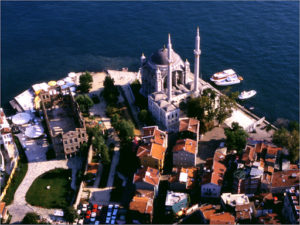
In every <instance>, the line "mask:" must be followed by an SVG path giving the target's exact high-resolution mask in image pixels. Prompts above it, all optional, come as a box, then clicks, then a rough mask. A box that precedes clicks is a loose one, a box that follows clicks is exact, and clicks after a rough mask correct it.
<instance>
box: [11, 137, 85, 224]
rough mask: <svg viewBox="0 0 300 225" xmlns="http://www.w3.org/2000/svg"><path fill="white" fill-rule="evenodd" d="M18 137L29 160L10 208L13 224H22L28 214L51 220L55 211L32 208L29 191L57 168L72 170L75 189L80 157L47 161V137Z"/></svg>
mask: <svg viewBox="0 0 300 225" xmlns="http://www.w3.org/2000/svg"><path fill="white" fill-rule="evenodd" d="M17 136H18V137H19V140H20V141H21V143H22V145H23V146H25V145H26V149H27V150H26V151H25V153H26V155H27V158H28V171H27V173H26V176H25V177H24V179H23V181H22V183H21V184H20V186H19V187H18V189H17V191H16V193H15V196H14V201H13V203H12V204H11V205H9V206H8V210H9V212H10V214H11V215H13V217H12V220H11V223H18V222H21V221H22V219H23V217H24V216H25V215H26V213H28V212H36V213H38V214H39V215H41V216H42V217H44V218H49V215H50V214H53V212H54V209H53V210H52V209H43V208H39V207H34V206H31V205H30V204H28V203H27V202H26V200H25V196H26V193H27V191H28V190H29V188H30V186H31V184H32V183H33V181H34V180H35V179H36V178H37V177H39V176H40V175H42V174H43V173H45V172H47V171H49V170H52V169H55V168H65V169H68V168H71V169H72V184H71V186H72V188H73V189H75V188H76V185H75V179H76V173H77V171H78V169H79V168H80V167H81V159H80V158H79V157H74V158H71V159H68V160H50V161H47V159H46V152H47V150H48V143H47V140H46V138H45V137H42V138H39V139H28V138H26V137H25V136H23V134H22V133H21V134H18V135H17Z"/></svg>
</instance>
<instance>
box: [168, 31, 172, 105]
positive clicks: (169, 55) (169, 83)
mask: <svg viewBox="0 0 300 225" xmlns="http://www.w3.org/2000/svg"><path fill="white" fill-rule="evenodd" d="M171 51H172V44H171V35H170V34H169V37H168V61H169V65H168V102H171V101H172V68H171V65H172V59H171Z"/></svg>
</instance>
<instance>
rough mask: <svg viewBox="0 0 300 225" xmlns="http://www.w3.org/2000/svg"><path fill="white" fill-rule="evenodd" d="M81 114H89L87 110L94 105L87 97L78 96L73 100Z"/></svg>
mask: <svg viewBox="0 0 300 225" xmlns="http://www.w3.org/2000/svg"><path fill="white" fill-rule="evenodd" d="M75 100H76V102H77V103H78V105H79V108H80V111H81V112H82V113H85V114H86V113H87V114H88V113H89V109H90V108H91V107H92V106H93V105H94V102H93V100H92V99H91V98H90V97H89V96H88V95H78V96H76V98H75Z"/></svg>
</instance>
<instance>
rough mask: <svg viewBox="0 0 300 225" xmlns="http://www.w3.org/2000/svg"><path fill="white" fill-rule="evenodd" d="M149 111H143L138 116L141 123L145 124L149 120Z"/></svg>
mask: <svg viewBox="0 0 300 225" xmlns="http://www.w3.org/2000/svg"><path fill="white" fill-rule="evenodd" d="M148 117H149V115H148V110H146V109H142V110H141V111H140V112H139V114H138V118H139V120H140V121H141V122H143V123H145V122H146V121H147V120H148Z"/></svg>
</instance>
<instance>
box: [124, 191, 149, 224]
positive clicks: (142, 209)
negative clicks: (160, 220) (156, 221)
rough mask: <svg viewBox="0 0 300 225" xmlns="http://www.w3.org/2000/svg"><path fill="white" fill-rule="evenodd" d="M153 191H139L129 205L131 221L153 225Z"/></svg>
mask: <svg viewBox="0 0 300 225" xmlns="http://www.w3.org/2000/svg"><path fill="white" fill-rule="evenodd" d="M153 197H154V193H153V191H146V190H137V191H136V194H135V196H134V197H133V199H132V201H131V202H130V204H129V210H130V213H129V217H130V219H129V221H130V222H131V223H133V222H135V221H136V222H139V223H142V224H146V223H151V222H152V217H153Z"/></svg>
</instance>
